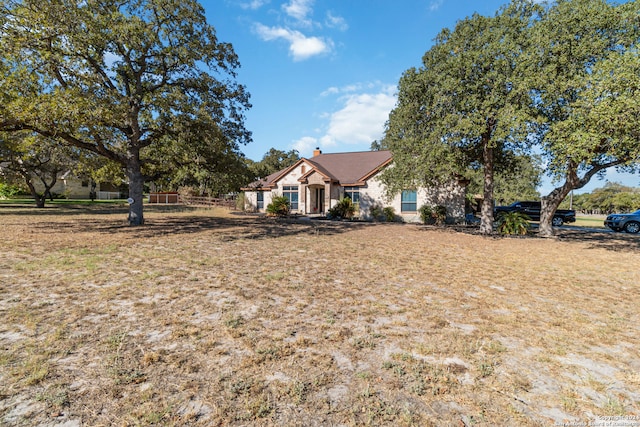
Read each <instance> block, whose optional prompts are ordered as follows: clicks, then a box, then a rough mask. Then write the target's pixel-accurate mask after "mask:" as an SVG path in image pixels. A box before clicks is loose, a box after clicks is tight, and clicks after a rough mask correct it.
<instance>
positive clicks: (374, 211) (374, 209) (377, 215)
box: [369, 205, 384, 221]
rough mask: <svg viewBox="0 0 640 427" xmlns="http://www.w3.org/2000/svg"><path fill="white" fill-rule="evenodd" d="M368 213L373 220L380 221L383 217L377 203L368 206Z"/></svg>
mask: <svg viewBox="0 0 640 427" xmlns="http://www.w3.org/2000/svg"><path fill="white" fill-rule="evenodd" d="M369 215H371V218H373V219H374V221H381V220H382V219H384V212H383V211H382V208H381V207H380V206H379V205H373V206H371V207H370V208H369Z"/></svg>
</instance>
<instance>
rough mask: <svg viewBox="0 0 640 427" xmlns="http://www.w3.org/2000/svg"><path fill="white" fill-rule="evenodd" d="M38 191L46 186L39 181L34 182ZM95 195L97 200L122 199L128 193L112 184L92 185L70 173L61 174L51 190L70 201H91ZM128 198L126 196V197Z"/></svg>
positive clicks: (87, 180)
mask: <svg viewBox="0 0 640 427" xmlns="http://www.w3.org/2000/svg"><path fill="white" fill-rule="evenodd" d="M33 184H34V186H35V187H36V191H38V192H40V193H41V192H43V191H44V186H43V185H42V183H41V182H39V181H38V180H34V183H33ZM92 192H93V193H94V197H95V198H96V199H121V198H122V197H123V196H124V195H125V194H127V191H123V189H122V188H121V187H119V186H116V185H114V184H111V183H106V182H103V183H92V182H91V181H90V180H89V179H81V178H78V177H76V176H75V175H73V174H72V173H71V172H70V171H67V172H65V173H63V174H61V175H60V176H59V177H58V179H57V180H56V183H55V185H54V186H53V187H52V188H51V193H52V194H54V195H60V196H64V197H66V198H68V199H89V198H91V197H92V194H91V193H92ZM124 197H126V196H124Z"/></svg>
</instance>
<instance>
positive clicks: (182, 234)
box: [0, 206, 640, 427]
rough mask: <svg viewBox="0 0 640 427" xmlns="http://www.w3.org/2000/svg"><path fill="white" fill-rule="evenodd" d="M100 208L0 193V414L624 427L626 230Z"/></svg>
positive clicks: (634, 252)
mask: <svg viewBox="0 0 640 427" xmlns="http://www.w3.org/2000/svg"><path fill="white" fill-rule="evenodd" d="M100 209H101V210H97V209H93V210H92V209H89V208H86V207H85V208H80V207H75V208H74V207H73V206H71V207H50V208H46V209H44V210H40V211H38V210H35V209H32V208H21V207H8V206H0V225H1V226H2V233H1V234H0V424H1V425H7V426H32V425H42V426H60V427H62V426H65V427H73V426H111V425H115V426H136V425H141V426H147V425H163V426H165V425H166V426H172V425H175V426H217V425H233V426H241V425H242V426H276V425H277V426H280V425H286V426H339V425H344V426H356V425H357V426H360V425H374V426H380V425H389V426H412V425H415V426H429V425H433V426H472V425H473V426H550V425H562V423H563V422H569V421H573V422H577V421H580V420H584V421H587V420H593V419H595V417H596V416H627V417H628V418H626V419H633V417H634V416H635V417H636V418H635V419H636V420H640V354H639V350H638V349H639V348H640V316H639V311H640V237H639V236H637V235H636V236H633V235H626V234H604V233H595V234H592V233H586V232H585V233H581V232H579V231H563V232H562V234H561V235H560V236H559V238H557V239H540V238H535V237H533V238H531V237H530V238H498V237H482V236H478V235H475V234H473V233H471V232H468V231H463V230H454V229H437V228H432V227H423V226H415V225H401V224H359V223H332V222H325V221H313V222H310V221H306V222H304V221H298V222H294V221H283V220H281V221H277V220H272V219H266V218H257V217H250V216H241V215H230V214H221V212H218V211H206V210H203V211H185V212H177V211H162V210H160V209H157V208H156V209H155V211H154V210H153V209H149V210H148V212H147V213H146V219H147V225H145V226H144V227H139V228H130V227H128V226H127V225H126V223H125V220H126V214H125V213H124V210H123V208H121V207H119V208H117V209H113V208H112V209H108V208H104V207H102V208H100ZM625 425H627V424H625ZM638 425H640V421H638Z"/></svg>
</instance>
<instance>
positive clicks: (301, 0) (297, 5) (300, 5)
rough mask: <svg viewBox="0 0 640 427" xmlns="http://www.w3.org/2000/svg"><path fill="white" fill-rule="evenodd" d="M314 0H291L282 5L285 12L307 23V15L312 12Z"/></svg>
mask: <svg viewBox="0 0 640 427" xmlns="http://www.w3.org/2000/svg"><path fill="white" fill-rule="evenodd" d="M313 2H314V0H291V1H290V2H289V3H287V4H283V5H282V9H283V10H284V11H285V13H286V14H287V15H289V16H291V17H292V18H294V19H296V20H298V21H299V22H301V23H307V22H308V20H307V16H308V15H309V14H311V13H312V12H313V9H312V7H311V6H313Z"/></svg>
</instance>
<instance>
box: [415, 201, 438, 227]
mask: <svg viewBox="0 0 640 427" xmlns="http://www.w3.org/2000/svg"><path fill="white" fill-rule="evenodd" d="M418 212H420V221H422V223H423V224H433V223H434V220H433V210H432V209H431V206H427V205H422V206H420V209H418Z"/></svg>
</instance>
